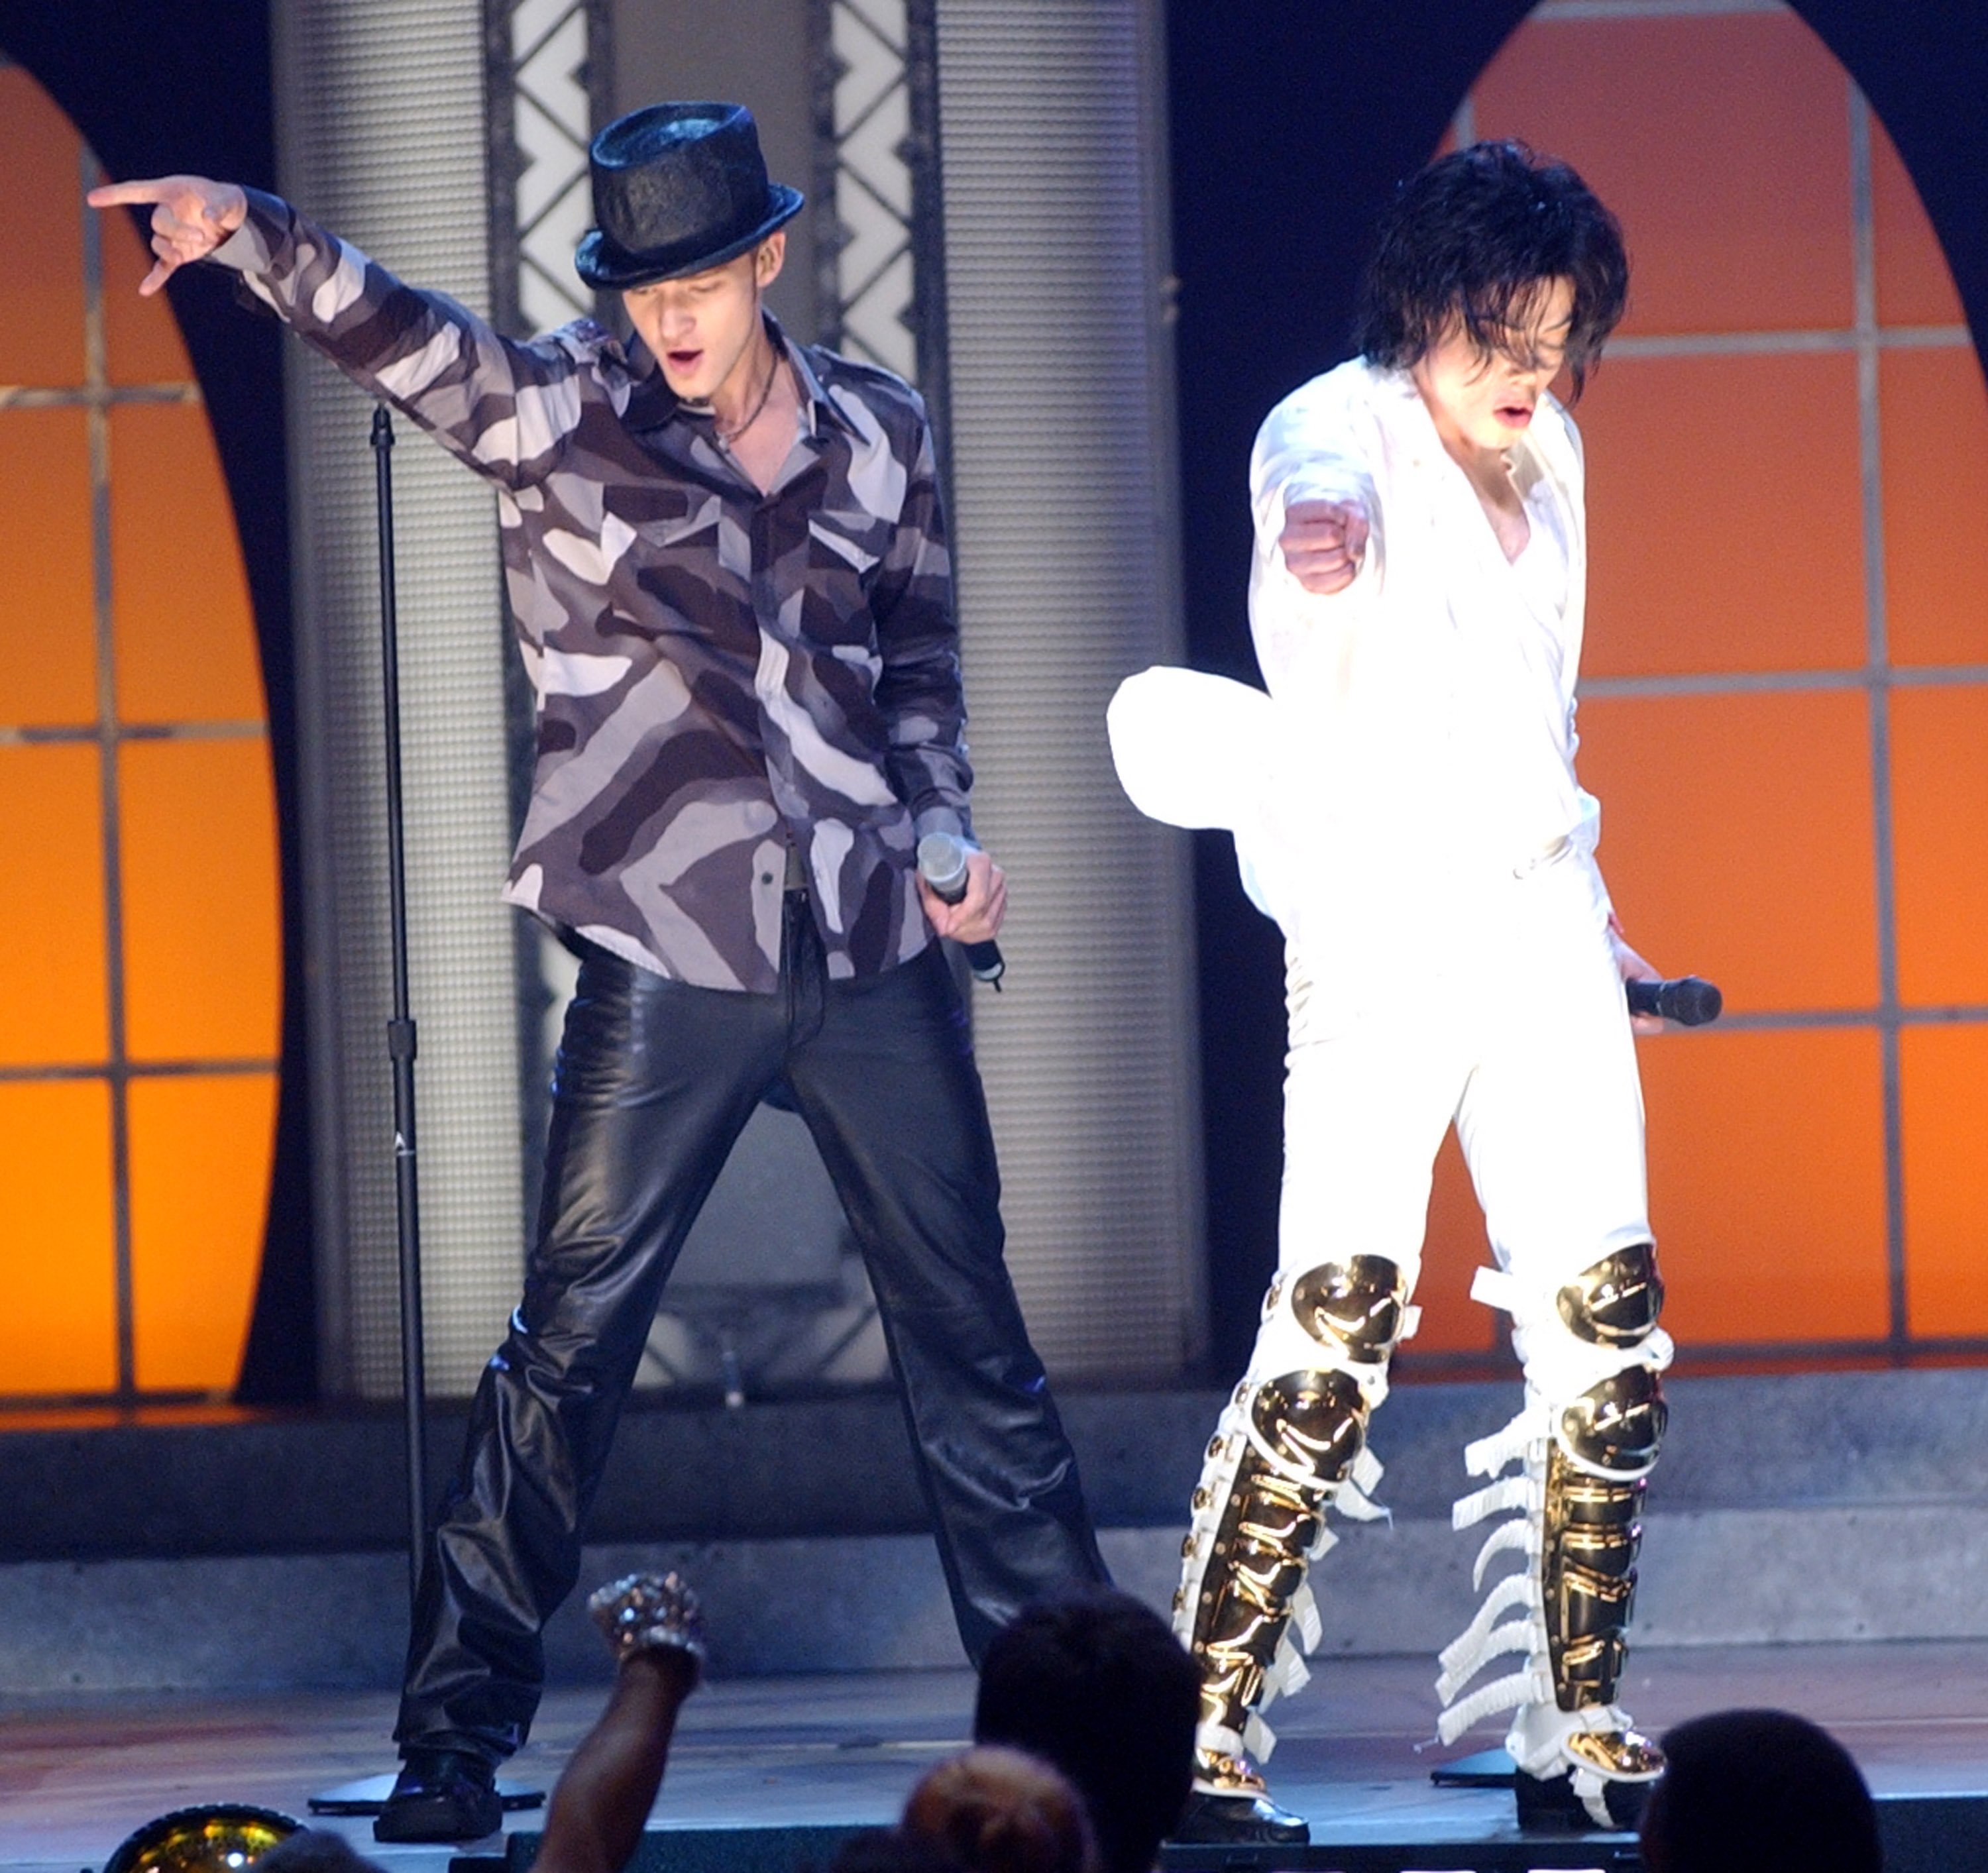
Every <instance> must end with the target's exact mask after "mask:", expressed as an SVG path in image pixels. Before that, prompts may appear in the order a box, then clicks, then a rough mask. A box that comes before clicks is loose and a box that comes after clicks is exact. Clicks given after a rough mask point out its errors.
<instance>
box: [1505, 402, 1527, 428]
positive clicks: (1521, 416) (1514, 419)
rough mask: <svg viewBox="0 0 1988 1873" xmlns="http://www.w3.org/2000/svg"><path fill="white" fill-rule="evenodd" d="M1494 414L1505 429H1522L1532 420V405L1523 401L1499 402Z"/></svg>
mask: <svg viewBox="0 0 1988 1873" xmlns="http://www.w3.org/2000/svg"><path fill="white" fill-rule="evenodd" d="M1496 415H1497V418H1498V420H1499V422H1501V423H1503V424H1504V425H1505V427H1506V428H1507V429H1523V428H1525V427H1526V425H1527V424H1529V423H1530V422H1531V421H1532V420H1533V406H1532V405H1531V404H1524V403H1501V404H1499V406H1498V408H1497V411H1496Z"/></svg>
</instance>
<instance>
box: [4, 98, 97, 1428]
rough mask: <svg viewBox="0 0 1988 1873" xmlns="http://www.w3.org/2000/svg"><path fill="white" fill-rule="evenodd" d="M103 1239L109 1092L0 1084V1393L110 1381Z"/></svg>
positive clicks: (90, 1086) (88, 1084)
mask: <svg viewBox="0 0 1988 1873" xmlns="http://www.w3.org/2000/svg"><path fill="white" fill-rule="evenodd" d="M5 75H6V74H5V73H0V76H5ZM14 928H15V931H16V932H18V930H19V926H18V925H15V927H14ZM114 1242H115V1239H114V1236H113V1225H112V1210H111V1202H110V1088H109V1087H106V1086H105V1085H104V1084H103V1083H102V1082H101V1081H100V1080H57V1081H53V1082H44V1083H42V1084H25V1085H23V1084H0V1284H4V1286H5V1291H6V1295H7V1304H6V1306H5V1307H0V1395H8V1394H11V1395H28V1394H32V1393H35V1392H58V1393H59V1392H88V1391H110V1390H111V1389H112V1388H113V1387H114V1386H115V1385H116V1384H117V1251H116V1248H115V1246H114Z"/></svg>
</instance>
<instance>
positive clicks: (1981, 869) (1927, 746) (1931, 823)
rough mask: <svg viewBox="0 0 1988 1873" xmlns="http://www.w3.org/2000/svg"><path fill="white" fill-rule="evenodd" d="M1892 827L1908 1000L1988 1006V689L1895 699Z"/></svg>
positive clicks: (1901, 972)
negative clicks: (1970, 1003)
mask: <svg viewBox="0 0 1988 1873" xmlns="http://www.w3.org/2000/svg"><path fill="white" fill-rule="evenodd" d="M1892 828H1893V845H1892V851H1893V866H1894V874H1895V877H1896V879H1897V899H1898V994H1899V997H1900V999H1902V1001H1903V1002H1905V1005H1906V1006H1908V1007H1927V1006H1941V1005H1950V1004H1952V1003H1955V1002H1988V688H1980V687H1979V686H1976V687H1973V688H1952V689H1948V688H1941V689H1902V690H1897V691H1894V692H1893V694H1892ZM1981 1146H1982V1151H1983V1156H1984V1158H1988V1134H1984V1135H1983V1138H1982V1141H1981Z"/></svg>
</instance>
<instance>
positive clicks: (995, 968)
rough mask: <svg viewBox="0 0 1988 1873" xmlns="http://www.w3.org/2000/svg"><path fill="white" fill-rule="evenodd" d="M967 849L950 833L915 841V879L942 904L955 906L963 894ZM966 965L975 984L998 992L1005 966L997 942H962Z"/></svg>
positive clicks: (964, 844) (964, 891)
mask: <svg viewBox="0 0 1988 1873" xmlns="http://www.w3.org/2000/svg"><path fill="white" fill-rule="evenodd" d="M969 850H970V848H969V846H968V845H967V843H966V841H965V840H963V839H959V838H955V837H954V836H953V835H952V833H926V834H925V837H924V838H922V839H921V840H919V841H918V876H919V877H921V878H923V879H924V880H925V882H926V883H927V884H929V885H930V886H931V888H932V895H933V896H934V897H935V898H938V900H939V901H940V902H941V903H942V904H957V903H958V901H960V899H961V898H964V897H965V895H966V855H967V853H968V851H969ZM960 948H962V949H963V950H965V952H966V966H967V967H968V968H969V969H971V970H972V972H973V979H974V980H975V982H992V984H993V985H994V987H995V990H996V992H997V993H998V992H999V990H1000V987H1001V978H1002V975H1003V973H1004V972H1006V969H1007V967H1008V965H1007V964H1006V963H1005V962H1002V959H1001V945H999V943H996V942H991V941H990V942H986V943H962V945H960Z"/></svg>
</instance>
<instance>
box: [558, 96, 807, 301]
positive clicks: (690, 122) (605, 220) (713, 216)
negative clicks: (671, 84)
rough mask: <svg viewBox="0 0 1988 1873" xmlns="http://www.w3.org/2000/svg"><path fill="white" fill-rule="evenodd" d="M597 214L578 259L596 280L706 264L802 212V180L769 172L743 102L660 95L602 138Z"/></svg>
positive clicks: (645, 276)
mask: <svg viewBox="0 0 1988 1873" xmlns="http://www.w3.org/2000/svg"><path fill="white" fill-rule="evenodd" d="M588 154H589V159H590V164H591V167H592V168H593V216H594V219H595V220H596V221H598V222H599V223H600V226H598V227H597V228H594V229H593V232H590V234H589V235H587V238H586V239H585V240H583V241H582V242H580V251H579V252H578V253H576V254H575V255H573V266H574V268H575V269H576V271H577V272H578V273H579V275H580V278H581V279H583V280H585V281H586V282H587V284H588V285H589V286H595V287H600V288H606V289H617V288H620V287H624V286H645V285H647V283H648V282H650V281H651V280H656V279H674V278H676V277H677V276H679V275H681V274H685V273H702V272H704V271H705V269H707V268H708V267H715V266H719V265H722V264H723V263H724V262H725V261H727V260H730V259H734V258H735V257H736V256H737V255H740V254H742V253H743V252H745V250H746V248H749V247H751V246H752V245H755V244H756V243H757V242H760V241H762V240H764V239H765V238H766V236H767V235H769V234H771V233H772V232H773V230H774V229H775V228H777V227H779V226H780V225H782V224H783V222H786V221H791V220H792V219H793V218H794V216H795V215H798V214H799V213H800V207H801V194H800V191H799V190H798V189H793V188H787V187H786V185H785V184H782V183H779V182H769V181H767V180H766V158H765V157H762V155H761V154H759V130H758V128H757V127H756V125H755V124H754V123H753V121H752V112H750V111H749V110H747V109H746V108H745V106H744V105H743V104H650V105H647V106H645V107H644V108H643V109H642V110H631V111H630V112H629V113H628V114H627V116H626V117H617V118H616V119H615V120H614V122H613V123H610V124H609V125H608V127H607V128H606V129H605V130H603V131H602V132H601V133H600V135H599V136H598V137H595V138H594V140H593V148H592V150H590V152H589V153H588Z"/></svg>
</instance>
